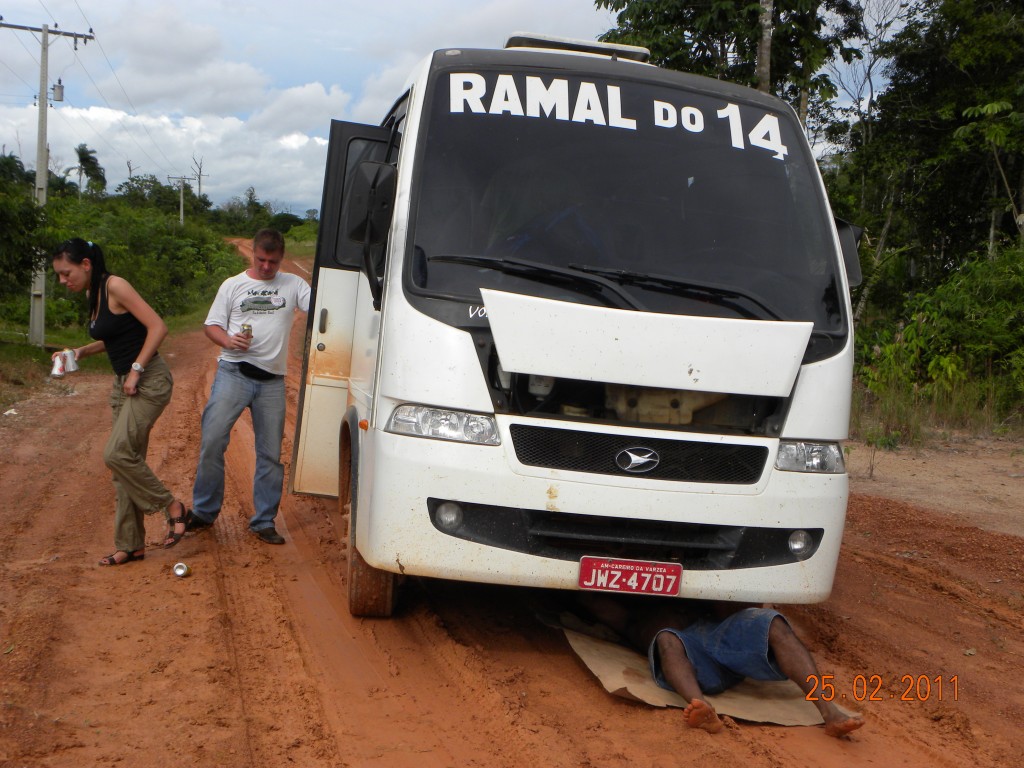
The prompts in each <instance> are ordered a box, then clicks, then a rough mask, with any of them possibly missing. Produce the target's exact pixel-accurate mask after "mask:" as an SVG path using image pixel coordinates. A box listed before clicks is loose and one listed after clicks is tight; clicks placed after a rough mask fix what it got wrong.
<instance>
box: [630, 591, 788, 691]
mask: <svg viewBox="0 0 1024 768" xmlns="http://www.w3.org/2000/svg"><path fill="white" fill-rule="evenodd" d="M776 617H778V618H779V619H781V620H782V621H785V620H786V618H785V617H784V616H783V615H782V614H781V613H779V612H778V611H776V610H774V609H772V608H745V609H744V610H742V611H739V612H737V613H734V614H732V615H731V616H728V617H726V618H725V619H723V620H721V621H716V620H712V619H700V620H699V621H696V622H694V623H693V624H691V625H690V626H688V627H687V628H686V629H673V628H667V629H662V630H660V631H659V632H658V633H657V634H656V635H655V636H654V639H653V640H652V641H651V645H650V647H649V649H648V651H647V660H648V662H649V663H650V665H651V676H652V677H653V678H654V682H655V683H657V684H658V686H660V687H661V688H665V689H667V690H670V691H671V690H673V688H672V686H671V685H669V683H668V681H667V680H666V679H665V675H664V673H663V672H662V671H661V658H660V654H659V653H658V635H660V634H661V633H662V632H670V633H672V634H673V635H675V636H676V637H678V638H679V640H680V641H681V642H682V644H683V648H684V650H685V651H686V658H688V659H689V660H690V664H691V665H692V666H693V672H694V675H695V676H696V677H697V684H698V685H700V688H701V690H702V691H703V692H704V693H708V694H712V695H714V694H716V693H721V692H722V691H724V690H726V689H728V688H732V687H733V686H734V685H736V684H737V683H739V682H740V681H741V680H743V678H745V677H749V678H750V679H751V680H785V679H786V676H785V675H784V674H783V672H782V670H781V669H779V665H778V662H776V661H775V654H774V653H772V651H771V648H769V647H768V629H769V627H771V624H772V621H773V620H774V619H775V618H776Z"/></svg>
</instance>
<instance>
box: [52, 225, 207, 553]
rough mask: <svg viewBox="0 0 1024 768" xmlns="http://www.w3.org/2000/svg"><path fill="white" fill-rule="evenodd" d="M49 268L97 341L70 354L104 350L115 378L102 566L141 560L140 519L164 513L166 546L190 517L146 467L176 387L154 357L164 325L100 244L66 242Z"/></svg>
mask: <svg viewBox="0 0 1024 768" xmlns="http://www.w3.org/2000/svg"><path fill="white" fill-rule="evenodd" d="M53 269H54V271H55V272H56V273H57V276H58V277H59V278H60V282H61V284H62V285H64V286H66V287H67V288H68V289H69V290H71V291H74V292H75V293H80V292H82V291H85V292H86V293H87V294H88V296H89V335H90V336H91V337H92V338H93V339H95V341H93V342H92V343H90V344H86V345H85V346H83V347H79V348H77V349H75V350H74V353H75V357H76V358H83V357H88V356H89V355H95V354H98V353H100V352H106V353H107V357H108V358H109V359H110V364H111V366H112V367H113V369H114V374H115V379H114V385H113V388H112V390H111V393H110V404H111V407H112V409H113V414H114V423H113V429H112V430H111V434H110V439H109V440H108V441H107V445H106V448H105V450H104V452H103V460H104V463H105V464H106V465H107V467H109V468H110V471H111V472H112V473H113V476H114V490H115V499H116V501H115V516H114V547H115V550H114V552H113V553H112V554H110V555H107V556H106V557H104V558H103V559H101V560H100V561H99V562H100V565H122V564H124V563H130V562H132V561H133V560H142V559H143V558H145V556H146V541H145V533H146V528H145V519H144V515H147V514H150V513H152V512H156V511H157V510H162V511H163V512H164V516H165V517H166V519H167V534H166V535H165V537H164V542H163V546H164V547H165V548H166V547H173V546H174V545H175V544H177V543H178V542H179V541H180V540H181V537H182V536H183V535H184V534H185V525H186V522H187V519H188V510H187V509H186V508H185V505H184V504H183V503H182V502H181V501H178V500H176V499H175V498H174V495H173V494H172V493H171V492H170V491H168V490H167V488H166V487H165V486H164V484H163V483H162V482H160V480H159V479H158V478H157V477H156V475H154V474H153V471H152V470H151V469H150V468H149V465H147V464H146V451H147V449H148V448H149V434H150V431H151V430H152V428H153V425H154V424H155V423H156V420H157V418H159V416H160V414H161V413H163V410H164V408H165V407H166V406H167V403H169V402H170V400H171V391H172V389H173V386H174V385H173V381H172V379H171V372H170V369H169V368H168V367H167V364H166V363H165V362H164V360H163V358H161V357H160V355H159V354H158V353H157V348H158V347H159V346H160V342H162V341H163V340H164V337H165V336H167V326H166V325H165V324H164V321H163V320H162V319H161V318H160V316H159V315H158V314H157V313H156V312H155V311H154V310H153V308H152V307H151V306H149V304H147V303H146V301H145V299H143V298H142V297H141V296H140V295H139V294H138V292H137V291H136V290H135V289H134V288H133V287H132V285H131V283H129V282H128V281H127V280H125V279H124V278H122V277H117V276H116V275H111V274H109V273H108V272H107V268H106V263H105V261H104V258H103V251H102V250H100V248H99V246H97V245H94V244H93V243H91V242H87V241H85V240H82V239H80V238H73V239H71V240H68V241H67V242H65V243H63V244H62V245H61V246H60V247H59V248H58V249H57V250H56V252H55V253H54V255H53ZM58 354H59V353H58Z"/></svg>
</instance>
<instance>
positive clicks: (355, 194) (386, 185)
mask: <svg viewBox="0 0 1024 768" xmlns="http://www.w3.org/2000/svg"><path fill="white" fill-rule="evenodd" d="M397 179H398V172H397V171H396V169H395V166H393V165H391V164H390V163H378V162H375V161H372V160H365V161H363V162H361V163H360V164H359V165H357V166H356V168H355V171H354V172H353V177H352V186H351V188H350V189H349V194H348V199H347V200H346V204H345V207H346V208H347V209H348V216H347V218H346V220H345V230H346V232H347V233H348V238H349V240H353V241H355V242H357V243H363V244H365V245H380V244H381V243H383V242H384V241H385V240H387V235H388V228H389V227H390V226H391V216H392V213H393V211H394V206H395V192H396V190H397V187H398V184H397Z"/></svg>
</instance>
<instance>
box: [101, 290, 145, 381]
mask: <svg viewBox="0 0 1024 768" xmlns="http://www.w3.org/2000/svg"><path fill="white" fill-rule="evenodd" d="M109 279H110V275H107V276H106V277H104V278H103V282H102V284H101V285H100V297H99V302H98V305H99V306H98V309H97V312H96V319H95V320H93V321H92V322H91V323H89V335H90V336H91V337H92V338H94V339H96V340H97V341H102V342H103V345H104V346H105V347H106V349H107V357H108V358H110V365H111V366H112V367H113V368H114V373H116V374H117V375H118V376H124V375H125V374H127V373H128V371H130V370H131V369H132V363H133V362H135V358H137V357H138V356H139V352H140V351H141V350H142V345H143V344H145V343H146V326H144V325H143V324H142V323H141V322H139V319H138V318H137V317H135V315H133V314H132V313H131V312H122V313H121V314H114V313H113V312H111V311H110V306H109V304H108V299H107V280H109Z"/></svg>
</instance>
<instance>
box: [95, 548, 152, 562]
mask: <svg viewBox="0 0 1024 768" xmlns="http://www.w3.org/2000/svg"><path fill="white" fill-rule="evenodd" d="M118 552H124V553H125V555H126V557H125V559H124V560H118V559H117V553H118ZM145 559H146V550H144V549H138V550H136V551H135V552H128V551H127V550H124V549H119V550H117V551H116V552H112V553H111V554H109V555H107V556H106V557H104V558H102V559H101V560H100V562H99V564H100V565H124V564H125V563H130V562H132V561H134V560H145Z"/></svg>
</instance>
